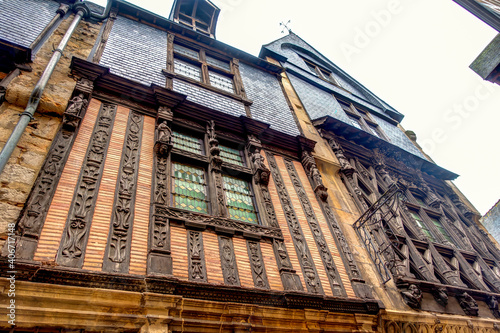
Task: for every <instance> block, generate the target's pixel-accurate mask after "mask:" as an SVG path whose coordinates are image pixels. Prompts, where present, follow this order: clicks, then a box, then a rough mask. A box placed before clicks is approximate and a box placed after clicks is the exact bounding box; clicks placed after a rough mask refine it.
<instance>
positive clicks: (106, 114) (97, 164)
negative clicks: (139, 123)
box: [56, 104, 116, 268]
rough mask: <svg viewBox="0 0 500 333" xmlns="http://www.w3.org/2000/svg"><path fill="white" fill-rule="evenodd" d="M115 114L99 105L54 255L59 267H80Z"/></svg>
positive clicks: (114, 108) (104, 106) (111, 106)
mask: <svg viewBox="0 0 500 333" xmlns="http://www.w3.org/2000/svg"><path fill="white" fill-rule="evenodd" d="M115 115H116V105H112V104H102V106H101V110H100V111H99V114H98V116H97V122H96V125H95V127H94V131H93V133H92V136H91V139H90V143H89V146H88V148H87V152H86V154H85V159H84V162H83V166H82V171H81V173H80V176H79V177H78V182H77V185H76V187H75V188H76V191H75V194H74V196H73V200H72V204H71V207H70V209H69V213H68V219H67V221H66V227H65V228H64V231H63V235H62V240H61V245H60V247H59V251H58V253H57V258H56V261H57V263H58V264H59V265H61V266H70V267H76V268H81V267H82V265H83V260H84V257H85V249H86V246H87V240H88V237H89V232H90V225H91V223H92V216H93V214H94V209H95V203H96V201H97V192H98V190H99V185H100V183H101V177H102V172H103V169H104V160H105V158H106V153H107V150H108V146H109V142H110V138H111V131H112V128H113V123H114V119H115Z"/></svg>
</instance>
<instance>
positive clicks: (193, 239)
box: [188, 231, 207, 282]
mask: <svg viewBox="0 0 500 333" xmlns="http://www.w3.org/2000/svg"><path fill="white" fill-rule="evenodd" d="M188 254H189V257H188V259H189V266H188V269H189V280H191V281H198V282H207V268H206V266H205V251H204V250H203V234H202V233H201V232H198V231H189V232H188Z"/></svg>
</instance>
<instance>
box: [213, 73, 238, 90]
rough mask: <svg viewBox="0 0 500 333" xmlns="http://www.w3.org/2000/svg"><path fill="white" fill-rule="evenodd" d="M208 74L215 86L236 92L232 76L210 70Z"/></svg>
mask: <svg viewBox="0 0 500 333" xmlns="http://www.w3.org/2000/svg"><path fill="white" fill-rule="evenodd" d="M208 76H209V78H210V84H211V85H212V86H213V87H216V88H219V89H222V90H224V91H228V92H230V93H234V87H233V80H232V79H231V78H229V77H227V76H224V75H220V74H218V73H215V72H208Z"/></svg>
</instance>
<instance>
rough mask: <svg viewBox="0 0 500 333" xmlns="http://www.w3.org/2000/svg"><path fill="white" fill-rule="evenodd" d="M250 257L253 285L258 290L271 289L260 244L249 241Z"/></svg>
mask: <svg viewBox="0 0 500 333" xmlns="http://www.w3.org/2000/svg"><path fill="white" fill-rule="evenodd" d="M247 250H248V257H249V258H250V267H252V277H253V283H254V286H255V287H256V288H264V289H269V282H268V280H267V275H266V267H265V266H264V260H263V259H262V252H261V250H260V243H258V242H253V241H247Z"/></svg>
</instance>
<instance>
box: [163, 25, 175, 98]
mask: <svg viewBox="0 0 500 333" xmlns="http://www.w3.org/2000/svg"><path fill="white" fill-rule="evenodd" d="M174 39H175V35H174V34H172V33H167V68H166V71H163V74H165V76H166V78H167V80H166V83H165V88H167V89H170V90H172V89H173V88H174V79H173V77H172V75H170V74H171V73H173V72H174Z"/></svg>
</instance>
